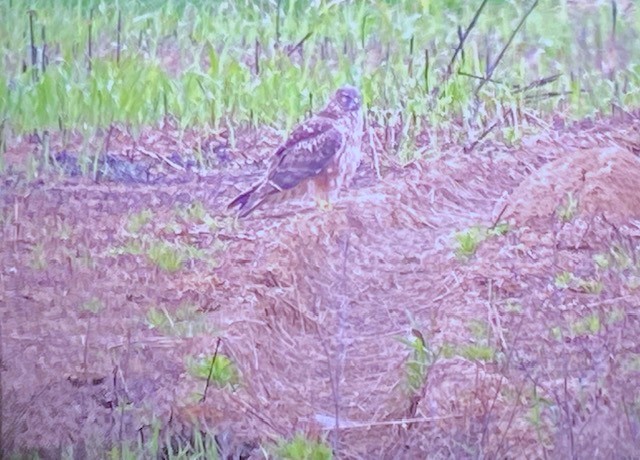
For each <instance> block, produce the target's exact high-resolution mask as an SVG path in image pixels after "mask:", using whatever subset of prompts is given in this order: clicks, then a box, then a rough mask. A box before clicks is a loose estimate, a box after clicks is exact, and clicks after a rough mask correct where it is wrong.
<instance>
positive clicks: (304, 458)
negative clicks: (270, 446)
mask: <svg viewBox="0 0 640 460" xmlns="http://www.w3.org/2000/svg"><path fill="white" fill-rule="evenodd" d="M275 453H276V456H277V457H278V458H282V459H285V460H331V459H332V458H333V453H332V452H331V448H330V447H329V446H328V445H327V443H326V442H323V441H314V440H311V439H308V438H306V437H305V436H304V435H302V434H297V435H296V436H295V437H294V438H293V439H291V440H290V441H281V442H279V443H278V445H277V446H276V448H275Z"/></svg>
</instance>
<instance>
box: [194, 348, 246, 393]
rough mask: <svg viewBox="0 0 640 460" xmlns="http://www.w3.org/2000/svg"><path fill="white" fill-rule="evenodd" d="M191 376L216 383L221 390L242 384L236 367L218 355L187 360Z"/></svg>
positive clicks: (225, 357)
mask: <svg viewBox="0 0 640 460" xmlns="http://www.w3.org/2000/svg"><path fill="white" fill-rule="evenodd" d="M186 367H187V370H188V372H189V374H191V375H193V376H194V377H197V378H200V379H204V380H207V379H209V380H210V382H212V383H215V384H216V385H217V386H218V387H219V388H224V387H227V386H229V387H231V388H235V387H236V386H237V385H238V384H239V383H240V374H239V372H238V369H237V368H236V365H235V364H234V363H233V361H231V359H230V358H228V357H227V356H225V355H223V354H221V353H218V354H216V355H215V356H200V357H198V358H192V357H188V358H187V364H186Z"/></svg>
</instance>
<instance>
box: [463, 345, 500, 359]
mask: <svg viewBox="0 0 640 460" xmlns="http://www.w3.org/2000/svg"><path fill="white" fill-rule="evenodd" d="M459 353H460V356H462V357H464V358H467V359H469V360H471V361H487V362H488V361H494V359H495V357H496V350H495V349H494V348H493V347H491V346H489V345H483V344H477V343H474V344H470V345H463V346H462V347H461V348H460V351H459Z"/></svg>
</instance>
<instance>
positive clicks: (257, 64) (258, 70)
mask: <svg viewBox="0 0 640 460" xmlns="http://www.w3.org/2000/svg"><path fill="white" fill-rule="evenodd" d="M255 68H256V75H260V41H259V40H258V39H257V38H256V51H255Z"/></svg>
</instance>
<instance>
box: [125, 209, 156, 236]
mask: <svg viewBox="0 0 640 460" xmlns="http://www.w3.org/2000/svg"><path fill="white" fill-rule="evenodd" d="M152 218H153V212H152V211H151V210H150V209H145V210H143V211H140V212H137V213H134V214H131V215H130V216H129V219H128V220H127V224H126V230H127V232H129V233H131V234H134V235H135V234H137V233H138V232H139V231H140V230H142V228H143V227H144V226H145V225H147V224H148V223H149V222H151V219H152Z"/></svg>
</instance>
